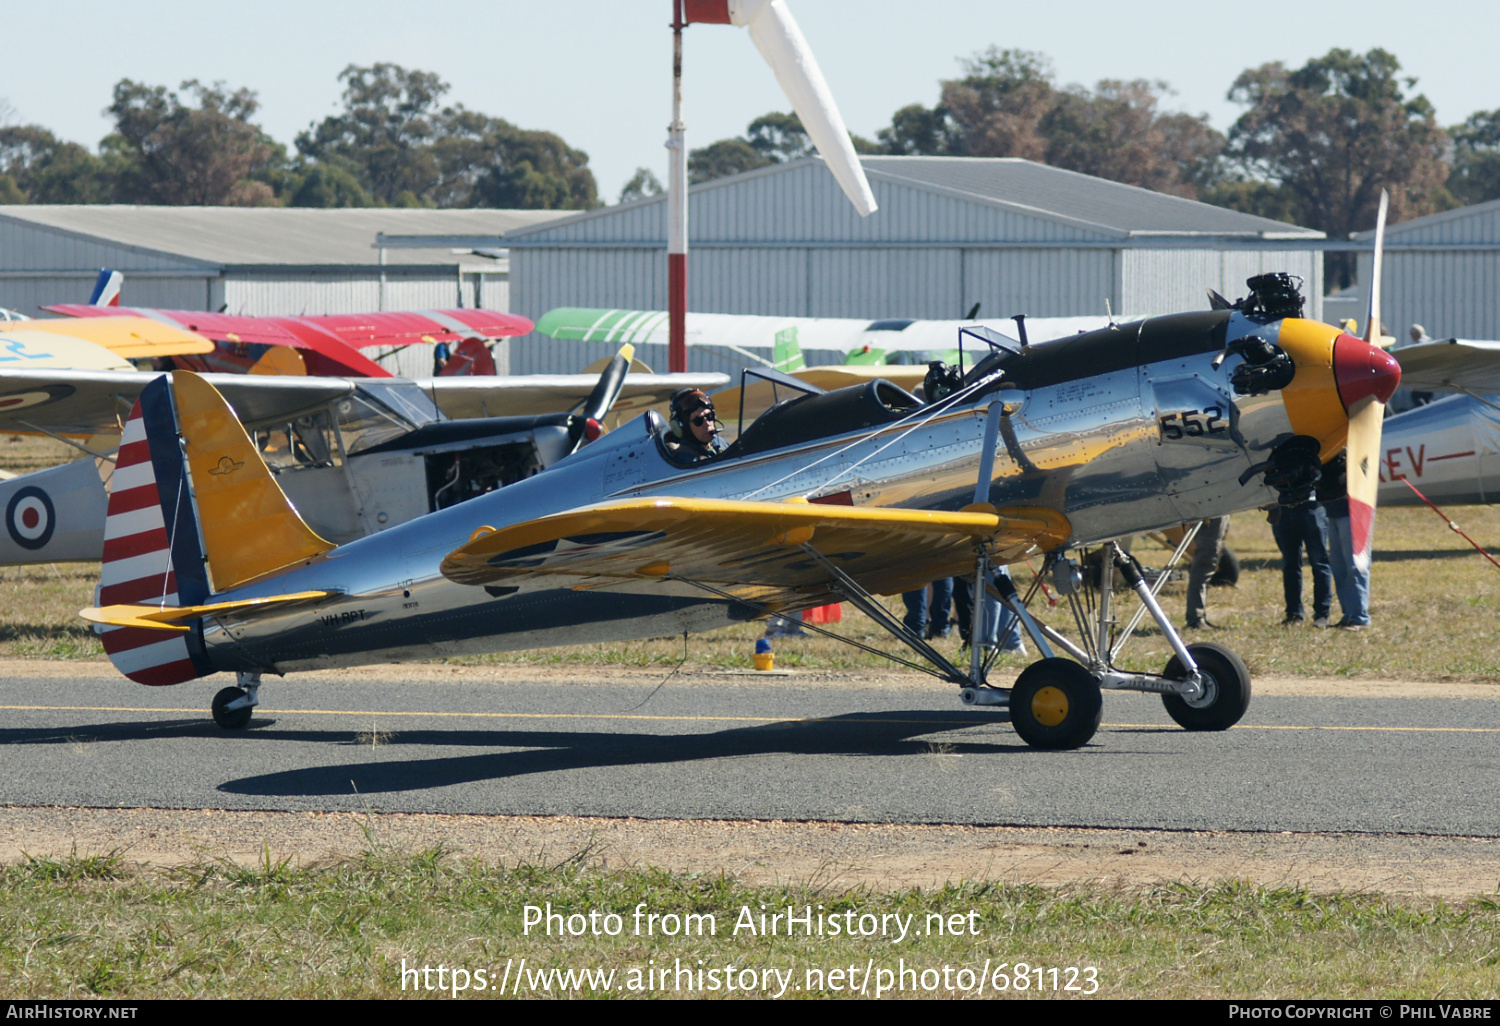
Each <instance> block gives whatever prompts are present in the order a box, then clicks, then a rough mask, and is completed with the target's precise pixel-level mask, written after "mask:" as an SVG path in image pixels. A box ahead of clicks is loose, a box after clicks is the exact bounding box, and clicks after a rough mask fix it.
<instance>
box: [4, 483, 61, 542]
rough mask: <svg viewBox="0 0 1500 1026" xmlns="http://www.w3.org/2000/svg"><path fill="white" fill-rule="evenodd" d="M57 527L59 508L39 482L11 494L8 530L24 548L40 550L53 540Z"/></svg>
mask: <svg viewBox="0 0 1500 1026" xmlns="http://www.w3.org/2000/svg"><path fill="white" fill-rule="evenodd" d="M56 527H57V510H56V509H55V508H53V505H52V497H51V496H50V495H48V494H47V493H46V492H44V491H42V489H40V488H38V487H36V486H35V485H28V486H27V487H25V488H22V489H20V490H19V491H17V492H16V494H15V495H12V496H11V497H10V502H9V503H7V504H6V506H5V529H6V531H8V532H9V533H10V537H11V540H12V541H14V542H15V543H16V544H17V545H19V546H21V548H23V549H40V548H42V547H44V546H45V545H46V544H47V543H48V542H49V541H51V540H52V532H53V530H54V529H55V528H56Z"/></svg>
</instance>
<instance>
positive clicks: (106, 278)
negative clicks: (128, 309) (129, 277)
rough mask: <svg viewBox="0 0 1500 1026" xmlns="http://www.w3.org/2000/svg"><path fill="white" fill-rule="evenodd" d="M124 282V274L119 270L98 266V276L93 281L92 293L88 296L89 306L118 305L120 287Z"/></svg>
mask: <svg viewBox="0 0 1500 1026" xmlns="http://www.w3.org/2000/svg"><path fill="white" fill-rule="evenodd" d="M124 284H125V276H124V275H123V274H121V273H120V272H119V271H111V270H110V269H109V268H108V267H101V268H99V277H98V279H97V280H96V281H95V282H94V294H93V295H91V296H89V305H90V306H119V305H120V289H121V287H122V286H124Z"/></svg>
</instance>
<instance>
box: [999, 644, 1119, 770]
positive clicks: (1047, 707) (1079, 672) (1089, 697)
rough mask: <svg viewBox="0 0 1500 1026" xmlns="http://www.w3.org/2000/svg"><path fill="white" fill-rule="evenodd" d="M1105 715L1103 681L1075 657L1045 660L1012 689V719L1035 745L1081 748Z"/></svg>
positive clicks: (1028, 670) (1032, 665) (1030, 669)
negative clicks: (1101, 685)
mask: <svg viewBox="0 0 1500 1026" xmlns="http://www.w3.org/2000/svg"><path fill="white" fill-rule="evenodd" d="M1103 715H1104V701H1103V699H1101V698H1100V697H1099V682H1098V681H1097V680H1095V679H1094V675H1093V674H1092V673H1090V672H1089V671H1088V670H1087V669H1085V668H1084V667H1083V666H1080V665H1079V664H1078V663H1075V662H1073V660H1071V659H1061V658H1053V659H1042V660H1039V661H1038V662H1035V663H1032V664H1031V665H1030V666H1028V667H1026V669H1024V670H1022V671H1021V675H1020V676H1019V677H1017V678H1016V685H1015V687H1013V688H1011V691H1010V722H1011V725H1012V726H1014V727H1015V728H1016V733H1017V734H1020V735H1021V740H1023V741H1025V742H1026V743H1027V744H1028V745H1030V746H1031V747H1033V748H1081V747H1083V746H1084V745H1086V744H1088V742H1089V738H1091V737H1093V736H1094V731H1096V730H1098V729H1099V720H1100V718H1101V717H1102V716H1103Z"/></svg>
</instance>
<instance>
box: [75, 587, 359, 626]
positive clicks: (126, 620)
mask: <svg viewBox="0 0 1500 1026" xmlns="http://www.w3.org/2000/svg"><path fill="white" fill-rule="evenodd" d="M333 594H335V593H334V592H331V591H298V592H293V593H292V594H290V595H269V596H267V597H265V598H252V599H239V600H238V601H235V602H213V603H210V604H209V605H206V606H128V605H127V606H90V607H89V608H87V609H80V610H79V611H78V615H79V616H81V617H83V618H84V619H85V620H88V621H89V622H91V623H102V624H106V625H107V626H110V627H146V628H149V629H151V630H157V631H185V630H187V629H188V628H187V627H186V626H184V625H183V624H180V623H178V622H177V621H179V620H196V619H198V618H200V617H204V616H218V615H220V614H223V613H239V612H243V611H244V610H247V609H261V608H264V607H266V606H280V605H285V604H287V603H288V602H310V601H312V600H314V599H321V598H327V597H328V596H330V595H333Z"/></svg>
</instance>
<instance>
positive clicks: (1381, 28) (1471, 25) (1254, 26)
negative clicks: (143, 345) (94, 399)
mask: <svg viewBox="0 0 1500 1026" xmlns="http://www.w3.org/2000/svg"><path fill="white" fill-rule="evenodd" d="M788 2H789V4H790V6H791V8H792V11H793V13H794V14H795V15H796V17H797V19H798V21H799V22H800V23H801V25H802V28H803V32H804V34H805V35H806V36H807V38H808V41H809V42H810V44H811V45H812V47H813V50H814V52H815V53H816V54H817V56H818V59H819V62H820V63H821V65H822V67H823V71H824V74H825V76H826V77H827V78H828V80H829V84H830V85H831V86H832V88H833V91H834V95H835V96H836V97H837V98H838V101H839V104H840V107H841V108H842V110H843V113H844V118H845V120H846V121H847V122H848V123H849V126H850V128H851V129H853V130H854V131H856V132H859V133H860V134H863V135H868V136H873V135H874V133H875V132H876V130H878V129H879V128H881V127H882V126H884V125H886V124H888V123H889V120H890V115H891V113H892V112H893V111H894V110H896V109H897V108H898V107H901V106H904V105H906V104H908V103H913V102H922V103H926V104H931V103H932V102H934V101H935V100H936V98H937V92H938V85H937V83H938V80H939V79H941V78H945V77H953V76H954V75H956V74H957V73H958V72H959V65H958V58H959V57H962V56H967V55H969V54H972V53H974V52H976V51H978V50H982V49H984V48H985V47H987V46H990V45H992V44H993V45H997V46H1001V47H1021V48H1024V49H1029V50H1038V51H1041V52H1043V53H1045V54H1047V55H1048V56H1050V57H1051V58H1052V61H1053V63H1054V65H1055V67H1056V69H1057V74H1058V79H1059V80H1060V82H1062V83H1069V82H1081V83H1084V84H1089V85H1091V84H1093V83H1094V82H1095V81H1097V80H1098V79H1100V78H1150V79H1163V80H1165V81H1167V82H1168V83H1169V84H1170V85H1171V86H1172V87H1173V88H1174V89H1175V90H1176V93H1177V95H1176V96H1175V97H1174V98H1173V104H1174V105H1175V106H1176V107H1178V108H1179V109H1183V110H1187V111H1190V112H1193V113H1207V114H1208V115H1209V117H1210V119H1211V121H1212V122H1213V123H1214V124H1215V125H1216V126H1217V127H1219V128H1221V129H1224V128H1227V127H1228V126H1229V124H1230V123H1232V122H1233V120H1234V118H1235V116H1236V115H1237V113H1238V108H1237V107H1236V106H1235V105H1234V104H1232V103H1230V102H1228V100H1227V99H1226V97H1225V93H1226V92H1227V91H1228V89H1229V85H1230V83H1231V82H1232V81H1233V80H1234V78H1235V76H1236V75H1237V74H1238V73H1239V72H1240V71H1241V70H1243V69H1244V68H1247V67H1251V66H1253V65H1258V64H1261V63H1264V62H1266V61H1270V60H1282V61H1284V62H1286V63H1288V64H1290V65H1293V66H1296V65H1299V64H1301V63H1302V62H1303V61H1305V60H1307V59H1308V58H1309V57H1312V56H1316V55H1320V54H1323V53H1326V52H1327V51H1328V50H1329V49H1331V48H1332V47H1335V46H1344V47H1348V48H1350V49H1353V50H1356V51H1365V50H1368V49H1370V48H1372V47H1376V46H1382V47H1385V48H1386V49H1388V50H1391V51H1392V52H1394V53H1395V54H1396V55H1397V56H1398V57H1399V58H1400V60H1401V62H1402V65H1403V68H1404V70H1405V72H1406V73H1407V74H1409V75H1411V76H1414V77H1416V78H1417V79H1418V83H1417V88H1418V90H1419V91H1421V92H1424V93H1425V94H1426V95H1427V97H1428V98H1429V99H1430V100H1431V101H1432V102H1433V103H1434V105H1435V106H1436V107H1437V111H1438V116H1439V118H1440V119H1441V120H1442V122H1443V123H1444V124H1449V123H1453V122H1456V121H1460V120H1462V119H1463V118H1465V117H1467V116H1468V115H1469V114H1470V113H1472V112H1473V111H1475V110H1481V109H1485V110H1488V109H1494V108H1497V107H1500V61H1496V60H1495V58H1494V54H1495V52H1496V50H1497V44H1500V18H1497V17H1496V16H1495V14H1494V11H1493V9H1492V8H1489V7H1488V6H1487V5H1485V6H1481V5H1480V4H1479V3H1477V2H1460V0H1434V2H1428V3H1423V4H1412V3H1409V2H1408V3H1395V2H1386V0H1366V2H1363V3H1352V2H1328V0H1323V2H1318V3H1308V4H1301V5H1286V4H1270V3H1262V4H1259V5H1255V4H1250V3H1238V4H1215V5H1212V6H1210V5H1205V4H1202V3H1187V2H1175V0H1173V2H1167V0H1164V2H1159V3H1136V4H1129V3H1118V2H1116V3H1102V2H1095V0H1073V2H1070V3H1066V4H1045V3H1043V4H1037V3H1001V2H995V0H989V2H985V0H860V2H855V0H788ZM64 10H65V11H66V14H62V13H61V12H62V11H64ZM670 16H671V4H670V0H615V2H603V0H544V2H536V0H533V2H530V3H521V2H515V0H479V2H474V0H469V2H466V3H452V2H448V0H426V2H423V3H410V2H398V0H362V2H360V3H346V2H342V0H313V2H309V0H301V2H296V3H293V2H288V0H259V2H257V3H256V4H254V5H239V4H236V5H228V4H204V3H202V2H201V0H199V2H193V3H183V2H176V0H172V2H166V0H155V2H152V0H147V2H144V3H138V4H133V5H120V4H118V3H115V2H110V3H103V2H96V0H75V2H73V3H70V4H68V5H66V7H65V8H59V7H56V6H53V5H44V4H28V5H24V6H23V5H20V4H12V5H10V7H9V8H8V9H7V11H6V19H5V20H6V35H7V47H6V56H5V62H4V68H5V74H4V76H3V77H0V98H4V99H5V100H7V101H8V102H9V103H10V105H11V107H13V108H14V115H13V117H14V118H15V119H16V120H20V121H23V122H38V123H40V124H43V125H46V126H48V127H49V128H51V129H52V130H53V131H55V132H57V133H59V134H60V135H62V136H64V137H66V138H70V139H74V140H76V141H78V142H83V143H86V144H88V145H90V146H92V145H94V144H96V143H97V142H98V140H99V138H100V137H101V136H102V135H103V134H104V133H105V132H106V131H107V130H108V127H109V122H108V120H107V119H106V118H105V117H104V116H103V114H102V113H101V112H102V110H103V108H104V107H105V106H106V105H107V104H108V102H109V93H110V89H111V87H112V86H113V85H114V83H115V82H116V81H117V80H118V79H120V78H124V77H130V78H135V79H138V80H142V81H145V82H149V83H153V84H157V83H161V84H169V85H176V84H177V83H179V82H181V81H182V80H184V79H189V78H198V79H202V80H205V81H215V80H223V81H225V82H227V83H228V84H229V85H231V86H235V87H238V86H248V87H250V88H251V89H254V90H256V91H257V92H258V93H259V94H260V100H261V103H262V109H261V115H260V121H261V124H262V125H263V126H264V127H265V128H266V129H267V131H269V132H270V133H271V134H272V135H273V136H275V137H276V138H278V139H280V140H281V141H283V142H286V143H288V144H290V143H291V142H292V139H293V137H294V136H295V135H296V134H297V132H299V131H301V130H302V129H304V128H306V127H307V125H308V124H309V123H311V122H313V121H315V120H318V119H320V118H322V117H324V116H326V115H327V114H329V113H332V112H333V111H335V110H336V109H337V107H338V98H339V92H340V86H339V83H338V81H337V75H338V73H339V71H340V70H342V69H343V68H344V67H345V66H346V65H348V64H371V63H374V62H376V61H391V62H395V63H398V64H402V65H405V66H407V67H413V68H421V69H424V70H431V71H436V72H438V73H440V74H441V75H442V76H443V77H444V78H445V79H446V80H447V81H448V82H449V83H451V85H452V87H453V88H452V91H451V92H450V94H449V99H450V100H453V101H457V102H461V103H463V104H465V105H466V106H469V107H471V108H474V109H477V110H482V111H484V112H486V113H489V114H494V115H497V116H500V117H504V118H507V119H509V120H510V121H512V122H515V123H516V124H519V125H521V126H523V127H527V128H542V129H548V130H551V131H555V132H558V133H559V134H561V135H562V136H563V137H564V138H565V139H567V140H568V142H569V143H570V144H572V145H573V146H577V147H579V148H582V149H584V150H586V151H588V153H589V156H590V165H591V166H592V167H593V169H594V173H595V175H596V176H597V177H598V179H599V184H600V190H601V194H602V195H603V196H604V198H606V199H608V200H610V201H613V200H614V199H615V198H616V197H617V196H618V194H619V191H620V187H621V186H622V185H623V184H624V183H625V181H626V179H628V178H629V177H630V175H631V173H632V172H633V171H634V169H635V168H636V167H638V166H642V165H644V166H648V167H650V168H652V170H653V171H655V172H656V174H657V175H658V177H664V175H665V167H666V153H665V150H664V149H663V148H662V142H663V140H664V139H665V135H666V124H667V121H668V120H669V118H670V113H671V93H670V87H671V81H670V77H671V64H670V60H671V33H670V31H669V30H668V28H667V23H668V22H669V21H670ZM685 80H686V87H685V92H686V120H687V123H688V130H689V144H690V145H693V146H701V145H703V144H705V143H708V142H711V141H712V140H714V139H719V138H723V137H724V136H728V135H736V134H739V133H741V132H743V131H744V130H745V126H746V124H747V123H748V122H749V121H750V119H751V118H753V117H755V116H756V115H759V114H762V113H764V112H766V111H768V110H778V109H787V104H786V103H785V101H784V99H783V98H782V97H781V94H780V92H779V90H778V89H777V86H776V83H775V80H774V79H773V78H772V77H771V74H770V72H769V71H768V70H767V69H766V68H765V67H764V65H762V64H761V62H760V57H759V55H758V54H757V53H756V52H755V48H754V47H753V45H751V43H750V41H749V39H748V38H747V37H746V35H745V33H744V32H743V31H741V30H739V29H735V28H731V27H729V26H718V25H704V26H694V27H693V28H691V29H689V30H688V33H687V40H686V58H685Z"/></svg>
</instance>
